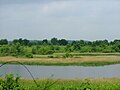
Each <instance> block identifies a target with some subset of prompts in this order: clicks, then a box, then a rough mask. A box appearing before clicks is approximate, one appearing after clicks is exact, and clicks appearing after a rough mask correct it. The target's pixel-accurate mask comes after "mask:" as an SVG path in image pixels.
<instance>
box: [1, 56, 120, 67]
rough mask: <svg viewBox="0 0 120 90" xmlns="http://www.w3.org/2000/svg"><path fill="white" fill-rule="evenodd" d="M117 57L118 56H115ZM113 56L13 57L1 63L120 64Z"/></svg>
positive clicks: (7, 57)
mask: <svg viewBox="0 0 120 90" xmlns="http://www.w3.org/2000/svg"><path fill="white" fill-rule="evenodd" d="M115 55H116V54H115ZM115 55H113V54H111V55H110V54H109V55H108V54H107V55H103V54H102V55H101V56H100V54H99V55H98V56H97V55H96V56H95V55H94V56H92V55H91V56H89V55H88V56H86V54H85V55H84V56H80V57H68V58H48V57H47V58H46V55H45V56H44V57H41V58H38V57H37V58H16V57H11V56H6V57H0V63H5V62H9V61H19V62H21V63H23V64H28V65H59V66H60V65H61V66H67V65H76V66H102V65H110V64H120V56H118V54H117V55H116V56H115Z"/></svg>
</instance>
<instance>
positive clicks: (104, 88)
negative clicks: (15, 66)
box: [15, 78, 120, 90]
mask: <svg viewBox="0 0 120 90" xmlns="http://www.w3.org/2000/svg"><path fill="white" fill-rule="evenodd" d="M54 82H55V83H54ZM37 85H38V86H37ZM37 85H36V84H35V83H34V82H33V81H32V80H24V79H20V81H19V87H20V88H21V89H19V90H119V89H120V78H112V79H66V80H62V79H59V80H53V79H44V80H39V79H38V80H37ZM15 90H16V89H15Z"/></svg>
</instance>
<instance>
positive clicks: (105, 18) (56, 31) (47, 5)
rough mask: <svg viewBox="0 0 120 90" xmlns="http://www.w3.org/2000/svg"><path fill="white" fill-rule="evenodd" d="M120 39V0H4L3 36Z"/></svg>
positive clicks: (0, 3) (0, 35)
mask: <svg viewBox="0 0 120 90" xmlns="http://www.w3.org/2000/svg"><path fill="white" fill-rule="evenodd" d="M53 37H56V38H59V39H60V38H64V39H68V40H81V39H82V40H104V39H107V40H114V39H120V0H0V39H3V38H6V39H8V40H13V39H16V38H26V39H30V40H42V39H51V38H53Z"/></svg>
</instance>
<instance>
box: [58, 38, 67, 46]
mask: <svg viewBox="0 0 120 90" xmlns="http://www.w3.org/2000/svg"><path fill="white" fill-rule="evenodd" d="M58 42H59V44H60V45H67V44H68V41H67V40H65V39H61V40H59V41H58Z"/></svg>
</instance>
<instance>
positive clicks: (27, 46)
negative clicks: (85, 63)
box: [0, 38, 120, 58]
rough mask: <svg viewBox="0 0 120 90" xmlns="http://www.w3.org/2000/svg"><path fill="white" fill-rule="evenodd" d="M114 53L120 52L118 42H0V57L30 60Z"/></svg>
mask: <svg viewBox="0 0 120 90" xmlns="http://www.w3.org/2000/svg"><path fill="white" fill-rule="evenodd" d="M71 52H75V53H96V52H100V53H115V52H120V40H119V39H115V40H114V41H108V40H96V41H86V40H66V39H57V38H51V40H47V39H43V40H28V39H22V38H19V39H14V40H12V41H8V40H7V39H1V40H0V56H24V57H28V58H32V57H33V55H34V54H38V55H50V54H53V53H71Z"/></svg>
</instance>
